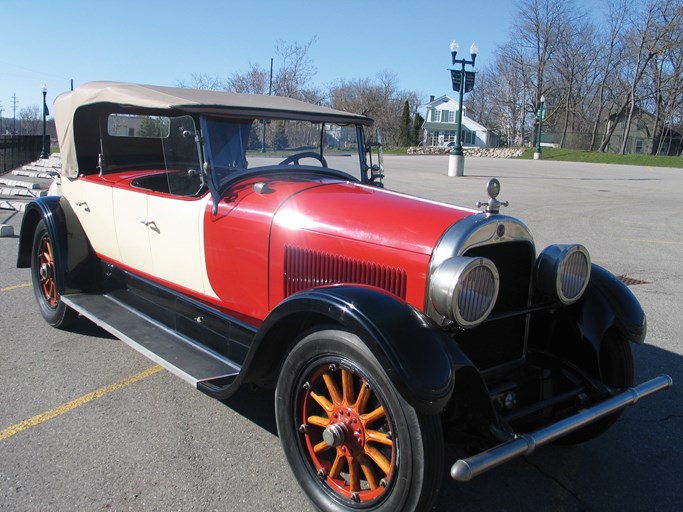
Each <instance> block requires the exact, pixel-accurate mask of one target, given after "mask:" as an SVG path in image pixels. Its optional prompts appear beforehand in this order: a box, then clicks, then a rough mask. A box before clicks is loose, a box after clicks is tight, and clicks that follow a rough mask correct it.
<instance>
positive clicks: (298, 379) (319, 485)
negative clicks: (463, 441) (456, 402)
mask: <svg viewBox="0 0 683 512" xmlns="http://www.w3.org/2000/svg"><path fill="white" fill-rule="evenodd" d="M275 414H276V420H277V428H278V433H279V436H280V441H281V443H282V447H283V449H284V452H285V455H286V456H287V459H288V461H289V464H290V466H291V468H292V471H293V472H294V475H295V476H296V477H297V479H298V481H299V484H300V485H301V487H302V488H303V490H304V491H305V492H306V494H307V495H308V497H309V498H310V499H311V500H312V501H313V503H314V504H315V505H316V506H317V507H318V508H319V509H320V510H324V511H337V510H340V509H350V510H359V511H361V510H362V511H391V512H396V511H418V510H429V508H430V507H431V505H432V503H433V501H434V499H435V498H436V495H437V493H438V488H439V484H440V483H441V478H442V467H443V432H442V427H441V422H440V420H439V417H438V416H436V415H431V416H427V415H423V414H420V413H419V412H417V411H416V410H415V409H414V408H413V407H411V406H410V405H409V404H408V403H407V402H406V401H405V400H404V399H403V398H402V397H401V396H400V394H399V393H398V392H397V391H396V389H395V388H394V386H393V385H392V384H391V381H390V380H389V378H388V377H387V374H386V372H385V370H384V369H383V368H382V367H381V365H380V364H379V362H378V361H377V359H376V358H375V357H374V356H373V355H372V353H371V352H370V350H369V349H368V348H367V347H366V346H365V344H364V343H363V342H362V341H361V339H360V338H358V337H357V336H355V335H354V334H351V333H349V332H345V331H339V330H319V331H314V332H312V333H311V334H308V335H307V336H305V337H303V338H302V339H301V340H300V341H299V342H298V343H297V344H296V346H295V347H294V348H293V349H292V351H291V352H290V353H289V355H288V356H287V359H286V360H285V363H284V365H283V367H282V370H281V372H280V377H279V379H278V383H277V389H276V392H275Z"/></svg>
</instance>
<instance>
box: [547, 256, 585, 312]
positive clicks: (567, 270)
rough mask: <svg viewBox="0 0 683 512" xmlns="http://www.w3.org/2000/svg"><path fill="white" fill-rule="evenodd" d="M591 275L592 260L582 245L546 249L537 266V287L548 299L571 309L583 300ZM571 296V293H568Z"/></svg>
mask: <svg viewBox="0 0 683 512" xmlns="http://www.w3.org/2000/svg"><path fill="white" fill-rule="evenodd" d="M590 274H591V257H590V254H589V252H588V249H586V248H585V247H584V246H583V245H581V244H556V245H550V246H548V247H546V248H545V249H544V250H543V252H541V254H540V255H539V256H538V260H537V262H536V283H537V287H538V289H539V290H540V291H541V293H542V294H543V295H545V296H546V297H548V298H550V299H552V300H554V301H556V302H559V303H561V304H562V305H564V306H570V305H572V304H575V303H576V302H578V301H579V300H580V299H581V297H582V296H583V294H584V292H585V291H586V288H587V287H588V283H589V281H590ZM568 292H570V293H568Z"/></svg>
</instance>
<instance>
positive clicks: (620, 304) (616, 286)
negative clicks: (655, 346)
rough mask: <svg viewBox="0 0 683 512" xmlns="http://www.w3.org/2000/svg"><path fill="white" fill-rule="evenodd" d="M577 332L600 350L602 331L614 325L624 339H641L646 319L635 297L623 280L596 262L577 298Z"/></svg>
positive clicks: (639, 341) (603, 333)
mask: <svg viewBox="0 0 683 512" xmlns="http://www.w3.org/2000/svg"><path fill="white" fill-rule="evenodd" d="M579 307H580V310H579V315H578V323H579V328H580V330H581V334H582V335H583V337H584V338H585V339H587V340H588V341H590V343H591V344H592V345H593V346H594V347H595V349H596V352H597V353H600V344H601V342H602V339H603V337H604V335H605V333H606V332H607V331H608V330H609V329H611V328H613V327H615V328H616V329H618V330H619V332H620V333H621V334H622V335H623V336H624V338H625V339H628V340H630V341H632V342H633V343H643V342H644V341H645V335H646V333H647V319H646V317H645V312H644V311H643V308H642V307H641V306H640V303H639V302H638V299H636V297H635V296H634V295H633V293H632V292H631V290H629V289H628V288H627V287H626V285H625V284H623V283H622V282H621V281H619V280H618V279H617V278H616V277H615V276H614V275H613V274H612V273H610V272H608V271H607V270H605V269H604V268H602V267H599V266H598V265H593V266H592V268H591V277H590V282H589V283H588V287H587V288H586V291H585V292H584V295H583V297H582V298H581V301H580V302H579Z"/></svg>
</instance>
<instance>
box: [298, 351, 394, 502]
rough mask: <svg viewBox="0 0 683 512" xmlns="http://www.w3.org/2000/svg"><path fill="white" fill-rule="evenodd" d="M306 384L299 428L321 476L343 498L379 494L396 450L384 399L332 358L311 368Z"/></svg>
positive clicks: (359, 499)
mask: <svg viewBox="0 0 683 512" xmlns="http://www.w3.org/2000/svg"><path fill="white" fill-rule="evenodd" d="M338 362H339V363H340V361H338ZM306 383H308V384H306ZM306 383H304V392H303V397H302V400H301V401H302V404H301V410H302V413H301V416H302V419H303V423H302V424H301V426H300V427H299V428H300V430H301V431H302V434H303V436H304V440H305V445H306V450H307V452H308V453H307V455H308V457H309V458H310V460H311V462H312V464H313V465H314V467H315V468H316V470H317V473H318V474H319V476H320V478H324V479H325V482H326V483H327V485H329V486H330V488H331V489H333V490H334V492H336V493H338V494H339V496H340V497H343V498H345V499H349V500H353V501H355V502H358V503H363V502H371V501H373V500H375V499H377V498H379V497H381V496H382V494H383V493H384V492H387V491H386V489H387V487H388V486H389V485H391V484H393V482H392V473H393V472H392V469H393V466H394V464H395V459H396V455H397V454H396V444H395V442H394V439H393V438H392V427H391V421H390V418H389V417H388V415H387V412H386V410H385V406H384V403H383V401H382V399H381V398H380V396H378V394H377V393H376V392H375V391H373V389H372V386H371V385H370V383H369V382H368V380H367V378H366V377H364V376H363V375H360V374H358V373H357V372H356V371H354V370H351V369H350V368H349V369H347V368H344V367H341V366H340V365H339V364H336V363H334V362H330V363H322V364H321V365H320V366H319V367H318V368H313V369H312V372H311V374H310V376H309V379H308V380H307V381H306Z"/></svg>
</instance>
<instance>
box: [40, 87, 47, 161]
mask: <svg viewBox="0 0 683 512" xmlns="http://www.w3.org/2000/svg"><path fill="white" fill-rule="evenodd" d="M42 89H43V150H42V151H41V152H40V158H47V155H48V150H47V147H46V144H45V143H46V139H47V129H46V128H47V127H46V124H45V118H46V116H47V112H46V110H47V102H46V100H47V85H45V84H43V88H42Z"/></svg>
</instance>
